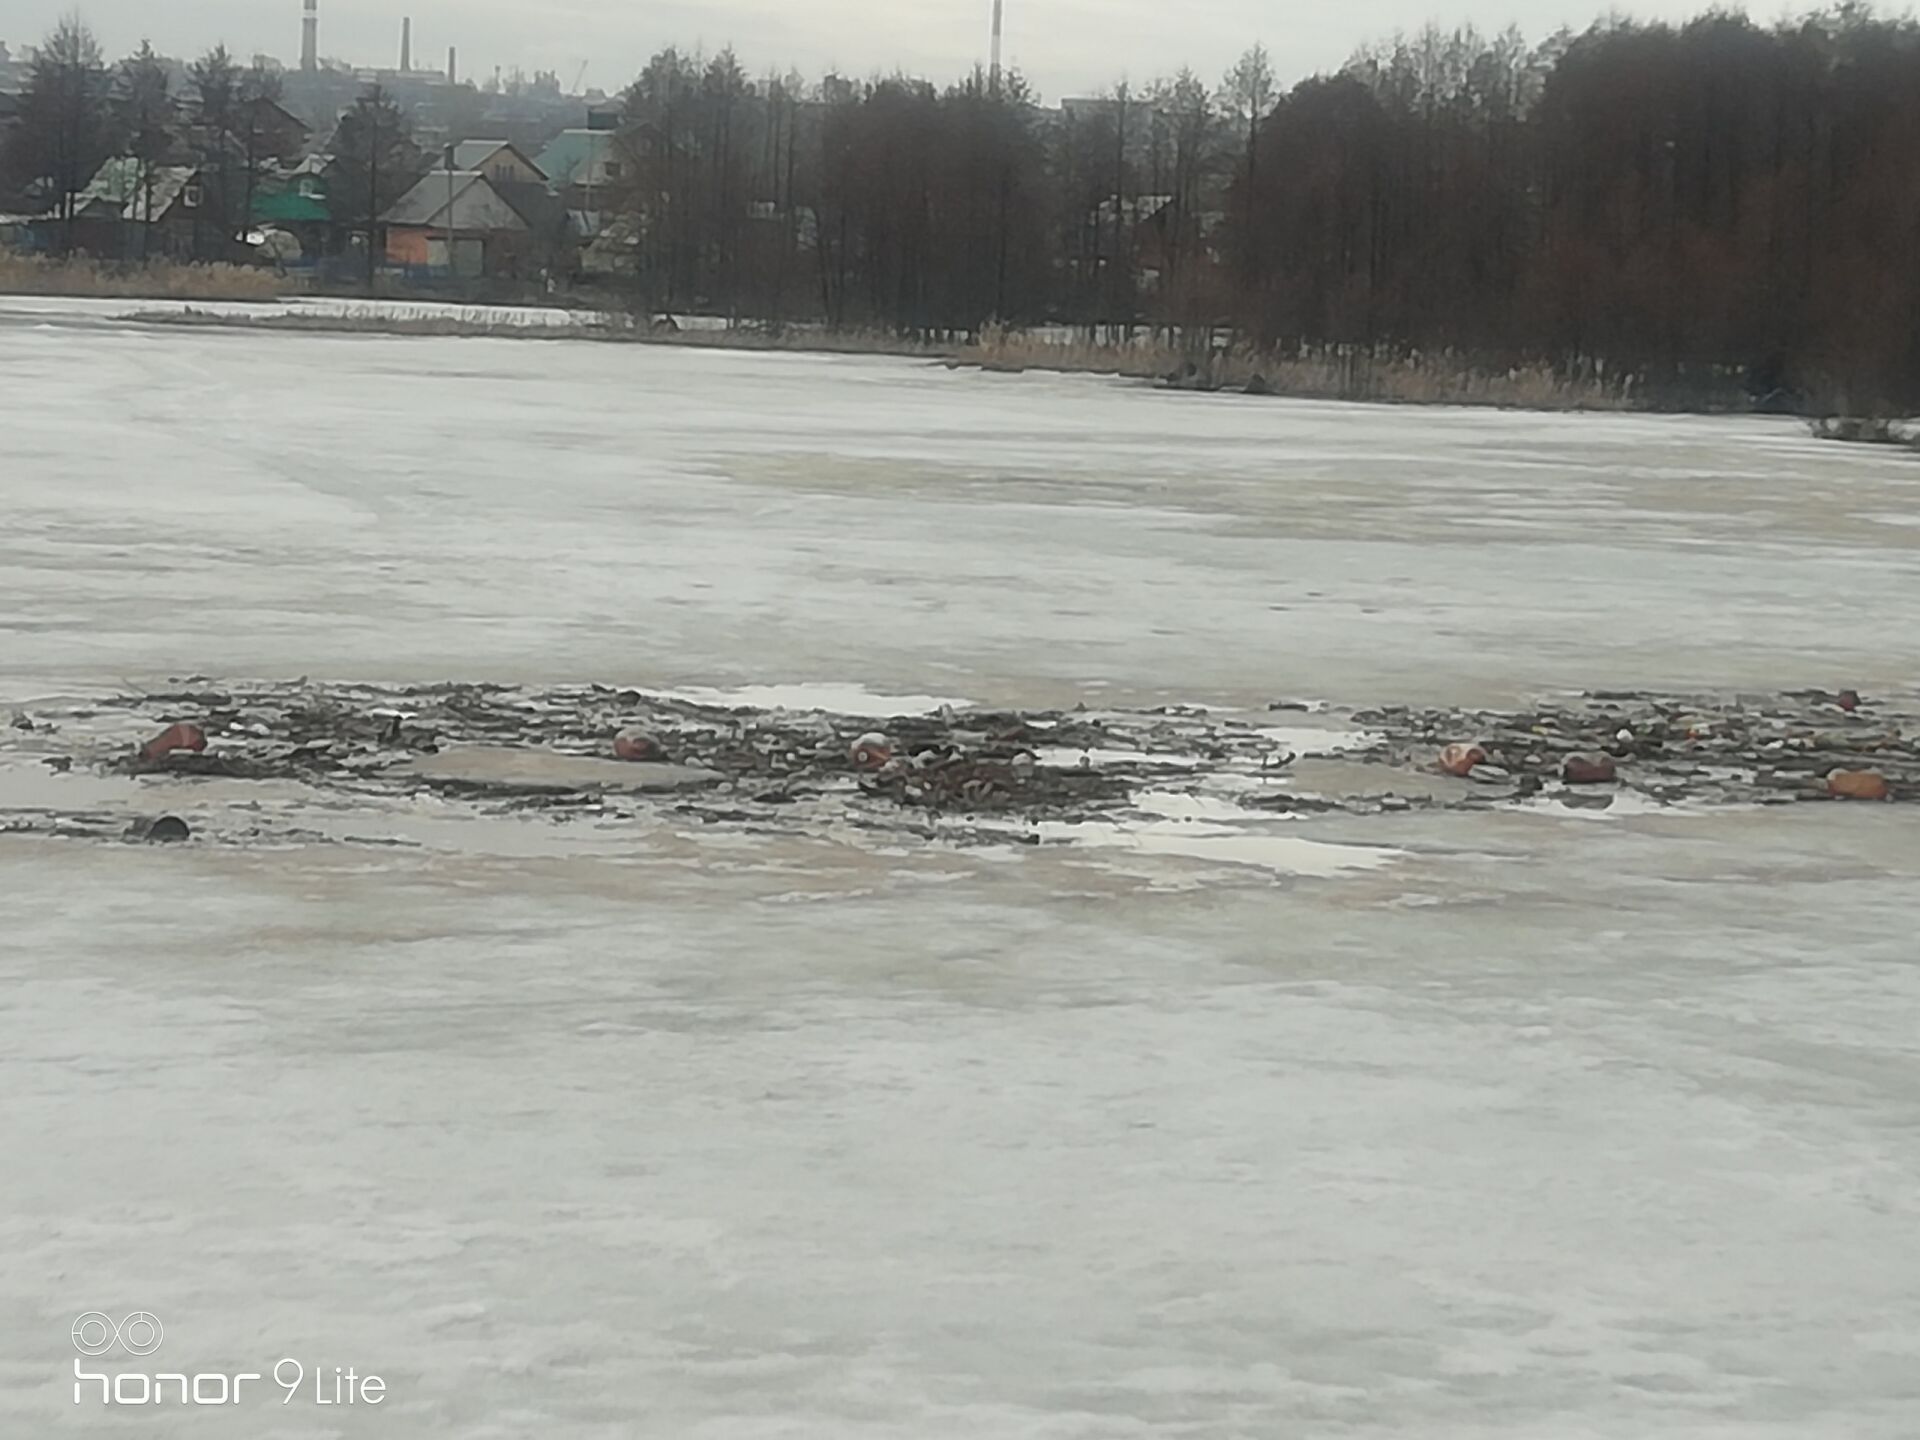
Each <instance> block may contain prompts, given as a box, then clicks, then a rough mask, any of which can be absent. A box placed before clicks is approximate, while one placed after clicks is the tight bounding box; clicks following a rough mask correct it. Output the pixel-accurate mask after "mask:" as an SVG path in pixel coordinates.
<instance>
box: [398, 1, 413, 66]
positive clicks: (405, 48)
mask: <svg viewBox="0 0 1920 1440" xmlns="http://www.w3.org/2000/svg"><path fill="white" fill-rule="evenodd" d="M400 73H401V74H402V75H410V74H412V73H413V17H412V16H411V15H408V16H406V17H404V18H403V19H402V20H401V21H400Z"/></svg>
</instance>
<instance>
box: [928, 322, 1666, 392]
mask: <svg viewBox="0 0 1920 1440" xmlns="http://www.w3.org/2000/svg"><path fill="white" fill-rule="evenodd" d="M959 359H960V360H961V361H963V362H965V363H968V364H977V365H980V366H983V367H984V368H987V369H991V370H1058V371H1068V372H1080V373H1088V374H1096V375H1127V376H1134V377H1137V378H1140V379H1169V378H1173V377H1178V378H1177V380H1175V383H1177V384H1178V385H1180V386H1181V387H1182V388H1187V389H1196V390H1237V391H1247V390H1249V389H1251V390H1252V391H1253V393H1262V392H1265V393H1271V394H1274V395H1289V396H1294V397H1297V398H1302V399H1319V400H1376V401H1386V402H1392V403H1397V404H1408V405H1490V406H1502V407H1507V408H1511V409H1523V410H1632V409H1637V408H1640V404H1639V402H1638V400H1637V399H1636V397H1635V394H1634V390H1633V386H1632V383H1631V381H1630V380H1628V379H1626V378H1624V377H1623V378H1619V379H1610V378H1604V377H1598V376H1594V377H1579V378H1574V377H1568V376H1565V375H1562V374H1560V373H1558V372H1556V371H1555V370H1554V369H1553V367H1552V366H1549V365H1526V366H1519V367H1515V368H1513V369H1508V370H1485V369H1480V368H1476V367H1474V366H1473V365H1471V364H1469V363H1468V362H1467V361H1466V360H1464V359H1463V358H1462V357H1459V356H1456V355H1433V356H1378V355H1376V356H1370V355H1367V354H1364V353H1361V352H1356V351H1333V350H1329V351H1323V352H1317V353H1308V354H1303V355H1293V356H1287V355H1274V354H1268V353H1262V352H1260V351H1256V350H1252V349H1248V348H1245V347H1234V348H1230V349H1225V350H1216V351H1213V352H1211V353H1210V354H1203V355H1202V356H1201V357H1200V358H1199V359H1198V360H1193V361H1191V363H1192V365H1193V369H1192V370H1191V371H1189V369H1188V366H1189V363H1190V355H1189V352H1188V351H1187V350H1186V349H1184V348H1182V347H1181V346H1179V345H1176V344H1173V343H1170V342H1168V341H1165V340H1159V339H1152V338H1142V339H1140V340H1137V341H1135V342H1133V343H1132V344H1112V343H1106V342H1094V341H1086V340H1063V339H1054V338H1050V337H1047V336H1039V335H1032V334H1028V333H1025V332H1019V331H989V332H987V333H986V334H985V335H983V336H982V337H981V338H980V340H979V341H978V342H977V343H976V344H973V345H969V346H967V347H965V348H964V349H963V350H961V352H960V354H959Z"/></svg>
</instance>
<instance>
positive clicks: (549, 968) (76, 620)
mask: <svg viewBox="0 0 1920 1440" xmlns="http://www.w3.org/2000/svg"><path fill="white" fill-rule="evenodd" d="M108 313H109V311H108V309H107V307H101V306H86V305H67V304H62V303H59V302H47V301H33V302H13V301H8V300H5V299H0V507H3V508H0V514H4V517H5V521H4V524H0V709H4V708H7V707H11V706H26V707H28V708H29V709H31V708H32V706H33V704H34V702H35V701H36V700H39V699H41V698H42V697H48V696H55V695H76V694H78V695H85V694H91V693H97V692H99V691H102V690H106V689H113V688H117V687H122V686H132V685H139V684H144V683H146V682H149V681H153V680H156V679H160V678H163V677H165V676H168V675H175V674H185V673H190V672H197V673H202V674H206V675H210V676H215V677H234V678H238V677H247V676H266V677H289V676H294V675H300V674H311V675H314V676H324V677H329V678H332V679H341V680H353V679H365V680H407V681H429V680H442V679H495V680H512V681H527V682H538V683H546V682H560V681H585V680H593V681H604V682H606V683H609V684H617V685H635V686H643V687H649V688H676V689H682V690H686V689H694V690H698V687H722V688H733V687H740V686H746V685H784V686H801V685H814V686H821V687H833V689H832V690H825V689H823V690H821V691H819V692H817V693H819V694H822V695H829V696H830V695H832V694H834V693H836V692H837V693H841V694H847V695H850V696H851V697H852V698H853V699H859V698H860V697H862V695H863V694H864V695H866V696H872V695H879V696H883V697H885V696H917V697H926V699H927V700H928V701H929V702H931V701H932V700H934V699H936V698H938V697H945V698H951V699H954V700H972V701H980V702H992V703H996V704H1017V705H1070V704H1072V703H1074V702H1076V701H1079V700H1085V701H1087V702H1088V703H1090V704H1093V705H1110V704H1129V705H1140V704H1154V703H1161V702H1166V701H1180V702H1186V703H1201V704H1211V705H1220V706H1260V705H1264V704H1265V703H1266V702H1267V701H1269V700H1271V699H1274V698H1276V697H1282V696H1285V697H1301V698H1312V699H1317V700H1325V701H1327V702H1329V703H1331V704H1332V705H1334V706H1336V707H1338V706H1344V705H1352V704H1360V703H1373V702H1383V701H1405V702H1423V703H1487V704H1492V703H1500V702H1503V701H1507V700H1510V699H1512V698H1514V697H1519V696H1525V695H1528V694H1532V693H1537V692H1542V691H1552V690H1557V689H1571V688H1580V687H1588V686H1613V685H1648V686H1661V687H1670V688H1675V689H1682V690H1736V689H1746V688H1752V689H1760V690H1782V689H1791V688H1798V687H1804V686H1838V685H1853V686H1857V687H1859V688H1860V689H1861V690H1863V691H1865V692H1868V693H1869V694H1872V695H1879V696H1886V697H1892V698H1895V699H1899V700H1901V701H1903V702H1904V703H1905V704H1907V705H1908V706H1909V707H1910V706H1911V705H1912V703H1913V701H1914V699H1915V698H1916V695H1917V694H1920V691H1916V684H1917V683H1920V644H1917V643H1916V640H1915V634H1916V629H1917V628H1920V463H1916V462H1914V461H1913V460H1912V459H1910V458H1909V457H1905V456H1900V455H1885V454H1879V453H1875V452H1872V451H1869V450H1864V449H1851V448H1848V447H1843V446H1836V445H1830V444H1821V443H1817V442H1815V441H1813V440H1811V439H1809V438H1807V437H1806V436H1805V434H1804V433H1803V432H1802V431H1800V430H1799V429H1797V428H1796V427H1795V426H1793V425H1792V424H1789V423H1784V422H1774V421H1757V420H1745V419H1726V420H1702V419H1680V418H1675V419H1667V418H1646V417H1633V418H1626V417H1567V418H1543V417H1538V416H1523V415H1502V414H1495V413H1488V412H1473V411H1428V410H1395V409H1383V408H1365V407H1346V406H1336V405H1314V404H1294V403H1288V402H1279V401H1273V402H1254V401H1246V400H1235V399H1228V398H1210V397H1202V396H1190V395H1166V394H1158V393H1153V392H1149V391H1142V390H1139V389H1136V388H1134V387H1130V386H1126V385H1122V384H1118V383H1116V382H1112V381H1105V380H1098V379H1085V378H1077V379H1072V378H1047V377H1040V376H983V375H978V374H971V373H950V372H947V371H945V370H943V369H940V368H936V367H927V366H922V365H917V364H911V363H905V362H898V361H883V360H863V359H825V358H815V357H799V356H752V355H742V354H734V353H719V352H701V351H692V350H684V349H654V348H643V347H625V346H620V347H615V346H598V345H591V344H585V343H573V344H560V343H555V344H543V343H537V342H531V341H450V340H426V339H406V340H401V339H382V338H373V337H325V336H291V335H265V334H239V333H210V332H182V331H157V330H141V329H135V328H132V327H128V326H124V325H119V324H115V323H113V322H111V321H110V320H109V319H107V318H105V317H106V316H107V314H108ZM875 703H876V704H877V706H878V708H880V709H882V710H884V709H885V708H886V704H885V702H884V700H883V701H880V702H875ZM70 778H71V783H73V784H75V785H76V786H77V785H82V784H84V783H85V782H84V781H83V779H82V777H79V776H74V777H70ZM45 783H47V784H54V783H56V782H55V781H54V780H48V781H47V782H45ZM60 783H65V782H60ZM0 798H4V797H3V795H0ZM1913 815H1914V812H1913V810H1911V809H1910V808H1907V807H1904V806H1897V807H1896V806H1857V807H1847V806H1798V807H1787V808H1785V809H1781V810H1768V811H1760V812H1750V813H1731V812H1721V813H1698V812H1691V813H1681V812H1674V813H1663V814H1645V815H1634V816H1613V815H1607V816H1602V817H1598V818H1595V817H1591V816H1575V815H1571V814H1568V815H1564V816H1556V815H1551V814H1544V813H1513V812H1509V813H1488V814H1481V815H1464V814H1455V813H1431V814H1410V815H1403V816H1379V817H1374V818H1371V819H1360V818H1356V817H1351V816H1346V817H1338V818H1332V819H1326V820H1316V821H1308V822H1293V823H1294V828H1295V829H1296V830H1297V832H1298V833H1299V834H1301V835H1302V836H1306V837H1311V838H1313V839H1317V840H1320V841H1324V842H1327V843H1328V844H1331V845H1338V844H1355V845H1364V846H1365V847H1368V848H1367V850H1366V852H1365V853H1368V854H1374V853H1378V852H1382V851H1386V852H1391V853H1392V856H1393V858H1392V859H1391V862H1390V863H1385V864H1379V865H1375V866H1372V867H1370V868H1361V867H1355V868H1353V869H1351V870H1347V871H1343V872H1341V873H1339V874H1337V875H1335V876H1333V877H1330V878H1327V877H1322V878H1314V877H1312V876H1307V875H1290V874H1285V873H1278V874H1276V873H1275V871H1274V869H1272V868H1259V867H1255V866H1249V865H1241V864H1233V863H1228V862H1226V861H1224V860H1208V859H1196V858H1191V857H1183V856H1182V855H1179V854H1154V853H1144V852H1132V851H1115V852H1105V851H1101V852H1095V851H1083V850H1075V849H1073V848H1070V847H1056V846H1044V847H1040V848H1035V849H1027V848H1022V847H1008V848H1007V849H1005V850H993V849H985V850H955V849H948V848H940V847H934V846H921V847H901V846H893V845H889V846H886V847H880V846H876V845H873V844H862V843H860V842H859V841H858V839H855V838H849V837H846V836H821V837H818V838H814V839H806V838H795V837H783V838H770V837H769V838H755V837H752V836H745V835H741V834H739V833H728V834H721V833H708V832H707V831H704V830H702V829H701V828H699V827H697V826H696V827H692V828H688V827H676V826H675V825H674V824H673V823H671V822H669V821H663V822H661V823H658V824H651V825H646V826H642V827H636V828H635V829H634V830H633V831H631V832H618V833H612V834H601V835H597V836H595V837H594V838H593V839H592V841H591V843H586V842H573V841H569V842H567V843H564V844H563V843H561V842H560V841H559V840H557V839H555V838H554V837H553V836H552V835H551V834H550V833H549V830H550V827H547V826H546V825H545V822H539V821H516V820H509V819H505V818H501V819H497V820H494V821H491V822H474V823H460V824H455V823H452V822H450V821H442V822H433V823H430V818H431V817H427V818H422V819H421V820H420V821H419V825H418V828H417V830H415V831H414V832H411V833H410V834H409V835H407V836H405V837H403V838H407V839H409V841H410V843H409V844H408V845H406V846H399V847H396V846H392V845H380V846H374V845H360V844H312V845H305V846H298V845H296V846H287V847H281V848H273V849H244V848H234V847H221V846H216V845H193V846H187V847H179V848H170V849H159V848H143V847H132V846H119V845H104V846H103V845H91V844H82V843H78V842H57V841H51V840H46V839H37V838H35V839H28V838H23V837H13V838H0V1092H4V1094H5V1096H6V1101H5V1105H4V1108H0V1155H4V1157H5V1160H4V1163H0V1294H3V1295H5V1296H6V1303H5V1305H3V1306H0V1435H6V1436H9V1437H11V1436H13V1435H21V1436H36V1437H37V1436H42V1435H57V1434H87V1435H93V1434H98V1435H122V1436H134V1435H138V1436H142V1437H146V1436H155V1437H161V1440H188V1437H198V1436H222V1437H224V1436H231V1437H241V1436H244V1437H248V1440H265V1437H287V1440H291V1437H302V1440H306V1437H312V1440H322V1437H334V1436H353V1437H360V1436H394V1437H400V1436H405V1437H414V1436H441V1435H444V1436H460V1437H474V1440H508V1437H515V1440H518V1437H529V1440H531V1437H539V1440H614V1437H631V1436H645V1437H649V1440H651V1437H660V1440H681V1437H699V1440H772V1437H781V1440H789V1437H792V1440H799V1437H805V1440H854V1437H862V1440H864V1437H872V1440H881V1437H886V1440H895V1437H953V1440H961V1437H966V1440H979V1437H991V1440H1002V1437H1004V1440H1128V1437H1153V1440H1162V1437H1168V1440H1171V1437H1179V1440H1227V1437H1260V1440H1266V1437H1293V1436H1299V1437H1307V1440H1311V1437H1320V1436H1329V1437H1333V1436H1338V1437H1379V1440H1387V1437H1405V1436H1421V1437H1459V1440H1468V1437H1473V1440H1493V1437H1498V1440H1540V1437H1552V1440H1584V1437H1594V1440H1600V1437H1604V1440H1646V1437H1672V1440H1681V1437H1685V1440H1699V1437H1707V1440H1719V1437H1767V1440H1774V1437H1777V1440H1810V1437H1821V1440H1826V1437H1832V1440H1910V1437H1911V1436H1912V1435H1913V1434H1914V1432H1915V1428H1916V1424H1920V1418H1917V1417H1920V1245H1917V1244H1916V1243H1915V1237H1916V1235H1920V1038H1916V1036H1920V1030H1917V1029H1916V1023H1915V1022H1916V1016H1920V968H1917V967H1916V963H1915V958H1914V957H1915V943H1914V939H1913V937H1914V935H1915V933H1916V931H1920V833H1916V828H1917V827H1916V826H1915V824H1914V821H1913ZM0 818H4V817H0ZM87 1311H98V1312H102V1313H104V1314H107V1315H110V1316H112V1317H114V1319H115V1320H116V1321H118V1320H119V1319H121V1318H122V1317H124V1316H126V1315H127V1314H129V1313H131V1312H135V1311H146V1312H151V1313H152V1314H153V1315H155V1316H157V1317H158V1318H159V1319H160V1320H161V1321H162V1322H163V1323H164V1326H165V1341H164V1344H163V1346H162V1347H161V1348H160V1349H159V1350H158V1351H157V1353H155V1354H154V1355H153V1356H151V1357H149V1358H147V1359H144V1360H136V1359H131V1358H128V1357H127V1356H125V1355H124V1354H119V1355H116V1356H115V1357H114V1358H112V1359H111V1360H110V1361H109V1362H106V1363H104V1364H103V1365H101V1366H97V1367H95V1368H98V1369H109V1370H111V1371H113V1372H115V1373H119V1372H125V1371H132V1370H145V1371H148V1372H167V1371H174V1370H187V1371H190V1372H214V1373H232V1372H260V1373H263V1374H265V1375H266V1376H267V1378H266V1379H265V1380H263V1381H261V1382H255V1383H254V1386H253V1389H252V1390H251V1391H249V1392H248V1393H247V1394H246V1395H245V1396H244V1398H243V1400H242V1402H241V1403H240V1404H238V1405H230V1406H226V1407H219V1408H207V1409H197V1408H192V1407H188V1408H184V1409H183V1408H182V1407H181V1406H179V1405H177V1404H168V1405H162V1406H158V1407H148V1408H147V1409H146V1410H144V1411H140V1412H138V1413H135V1414H131V1415H129V1414H120V1413H114V1412H112V1411H109V1410H105V1409H103V1408H102V1407H101V1406H100V1404H99V1403H98V1401H97V1400H94V1399H88V1400H86V1401H85V1403H82V1404H79V1405H76V1404H75V1403H74V1399H73V1384H74V1380H73V1374H72V1370H73V1365H74V1359H75V1355H76V1350H75V1345H74V1341H73V1339H72V1338H71V1337H70V1333H69V1332H70V1330H71V1329H72V1327H73V1325H74V1321H75V1318H76V1317H77V1316H78V1315H80V1314H81V1313H82V1312H87ZM282 1359H297V1360H298V1361H299V1362H300V1364H301V1366H302V1369H303V1372H304V1373H305V1375H306V1376H307V1380H306V1383H305V1385H304V1386H303V1387H301V1389H300V1390H299V1391H298V1393H296V1394H295V1395H294V1396H293V1398H292V1399H291V1401H290V1402H289V1403H287V1404H284V1405H283V1404H282V1403H280V1402H281V1400H282V1398H283V1394H284V1392H283V1391H282V1390H281V1389H280V1388H278V1387H276V1386H275V1385H274V1384H273V1383H272V1378H271V1371H272V1369H273V1367H274V1364H275V1362H276V1361H279V1360H282ZM163 1362H164V1363H163ZM88 1363H91V1362H88ZM336 1366H338V1367H341V1368H342V1369H345V1368H346V1367H348V1366H352V1367H354V1369H355V1371H356V1373H357V1374H359V1375H361V1376H364V1375H366V1374H368V1373H374V1374H378V1375H379V1376H380V1377H381V1378H382V1379H383V1381H384V1383H385V1387H386V1389H385V1395H384V1398H383V1399H382V1400H381V1403H380V1404H379V1405H378V1406H374V1407H369V1406H367V1405H365V1404H362V1405H357V1406H353V1407H344V1406H320V1405H317V1404H315V1403H314V1396H313V1395H312V1393H311V1384H312V1380H311V1377H312V1375H313V1373H314V1372H316V1371H318V1372H320V1373H322V1374H323V1375H326V1376H327V1377H329V1383H331V1372H332V1370H333V1367H336ZM329 1398H330V1395H329Z"/></svg>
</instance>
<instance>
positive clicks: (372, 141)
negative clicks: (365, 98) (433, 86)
mask: <svg viewBox="0 0 1920 1440" xmlns="http://www.w3.org/2000/svg"><path fill="white" fill-rule="evenodd" d="M373 93H374V103H373V104H372V105H371V106H369V107H368V110H369V112H370V113H369V115H368V117H367V118H368V119H369V120H370V121H371V122H372V123H371V124H370V125H369V126H368V127H367V294H369V295H371V294H373V281H374V274H375V266H376V265H377V264H378V263H379V262H378V261H377V260H376V259H375V258H374V245H375V243H376V242H377V241H378V239H379V235H380V89H379V87H378V86H375V87H374V92H373Z"/></svg>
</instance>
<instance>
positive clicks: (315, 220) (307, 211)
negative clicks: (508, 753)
mask: <svg viewBox="0 0 1920 1440" xmlns="http://www.w3.org/2000/svg"><path fill="white" fill-rule="evenodd" d="M253 218H254V219H255V220H262V221H266V222H269V223H272V224H279V225H308V224H319V225H324V224H325V223H326V222H327V221H329V220H331V219H332V218H333V211H332V210H331V209H330V208H328V205H327V202H326V200H325V199H323V198H322V197H320V196H318V195H303V194H301V193H300V192H299V191H298V190H282V191H279V192H277V193H275V194H262V195H256V196H254V197H253Z"/></svg>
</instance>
